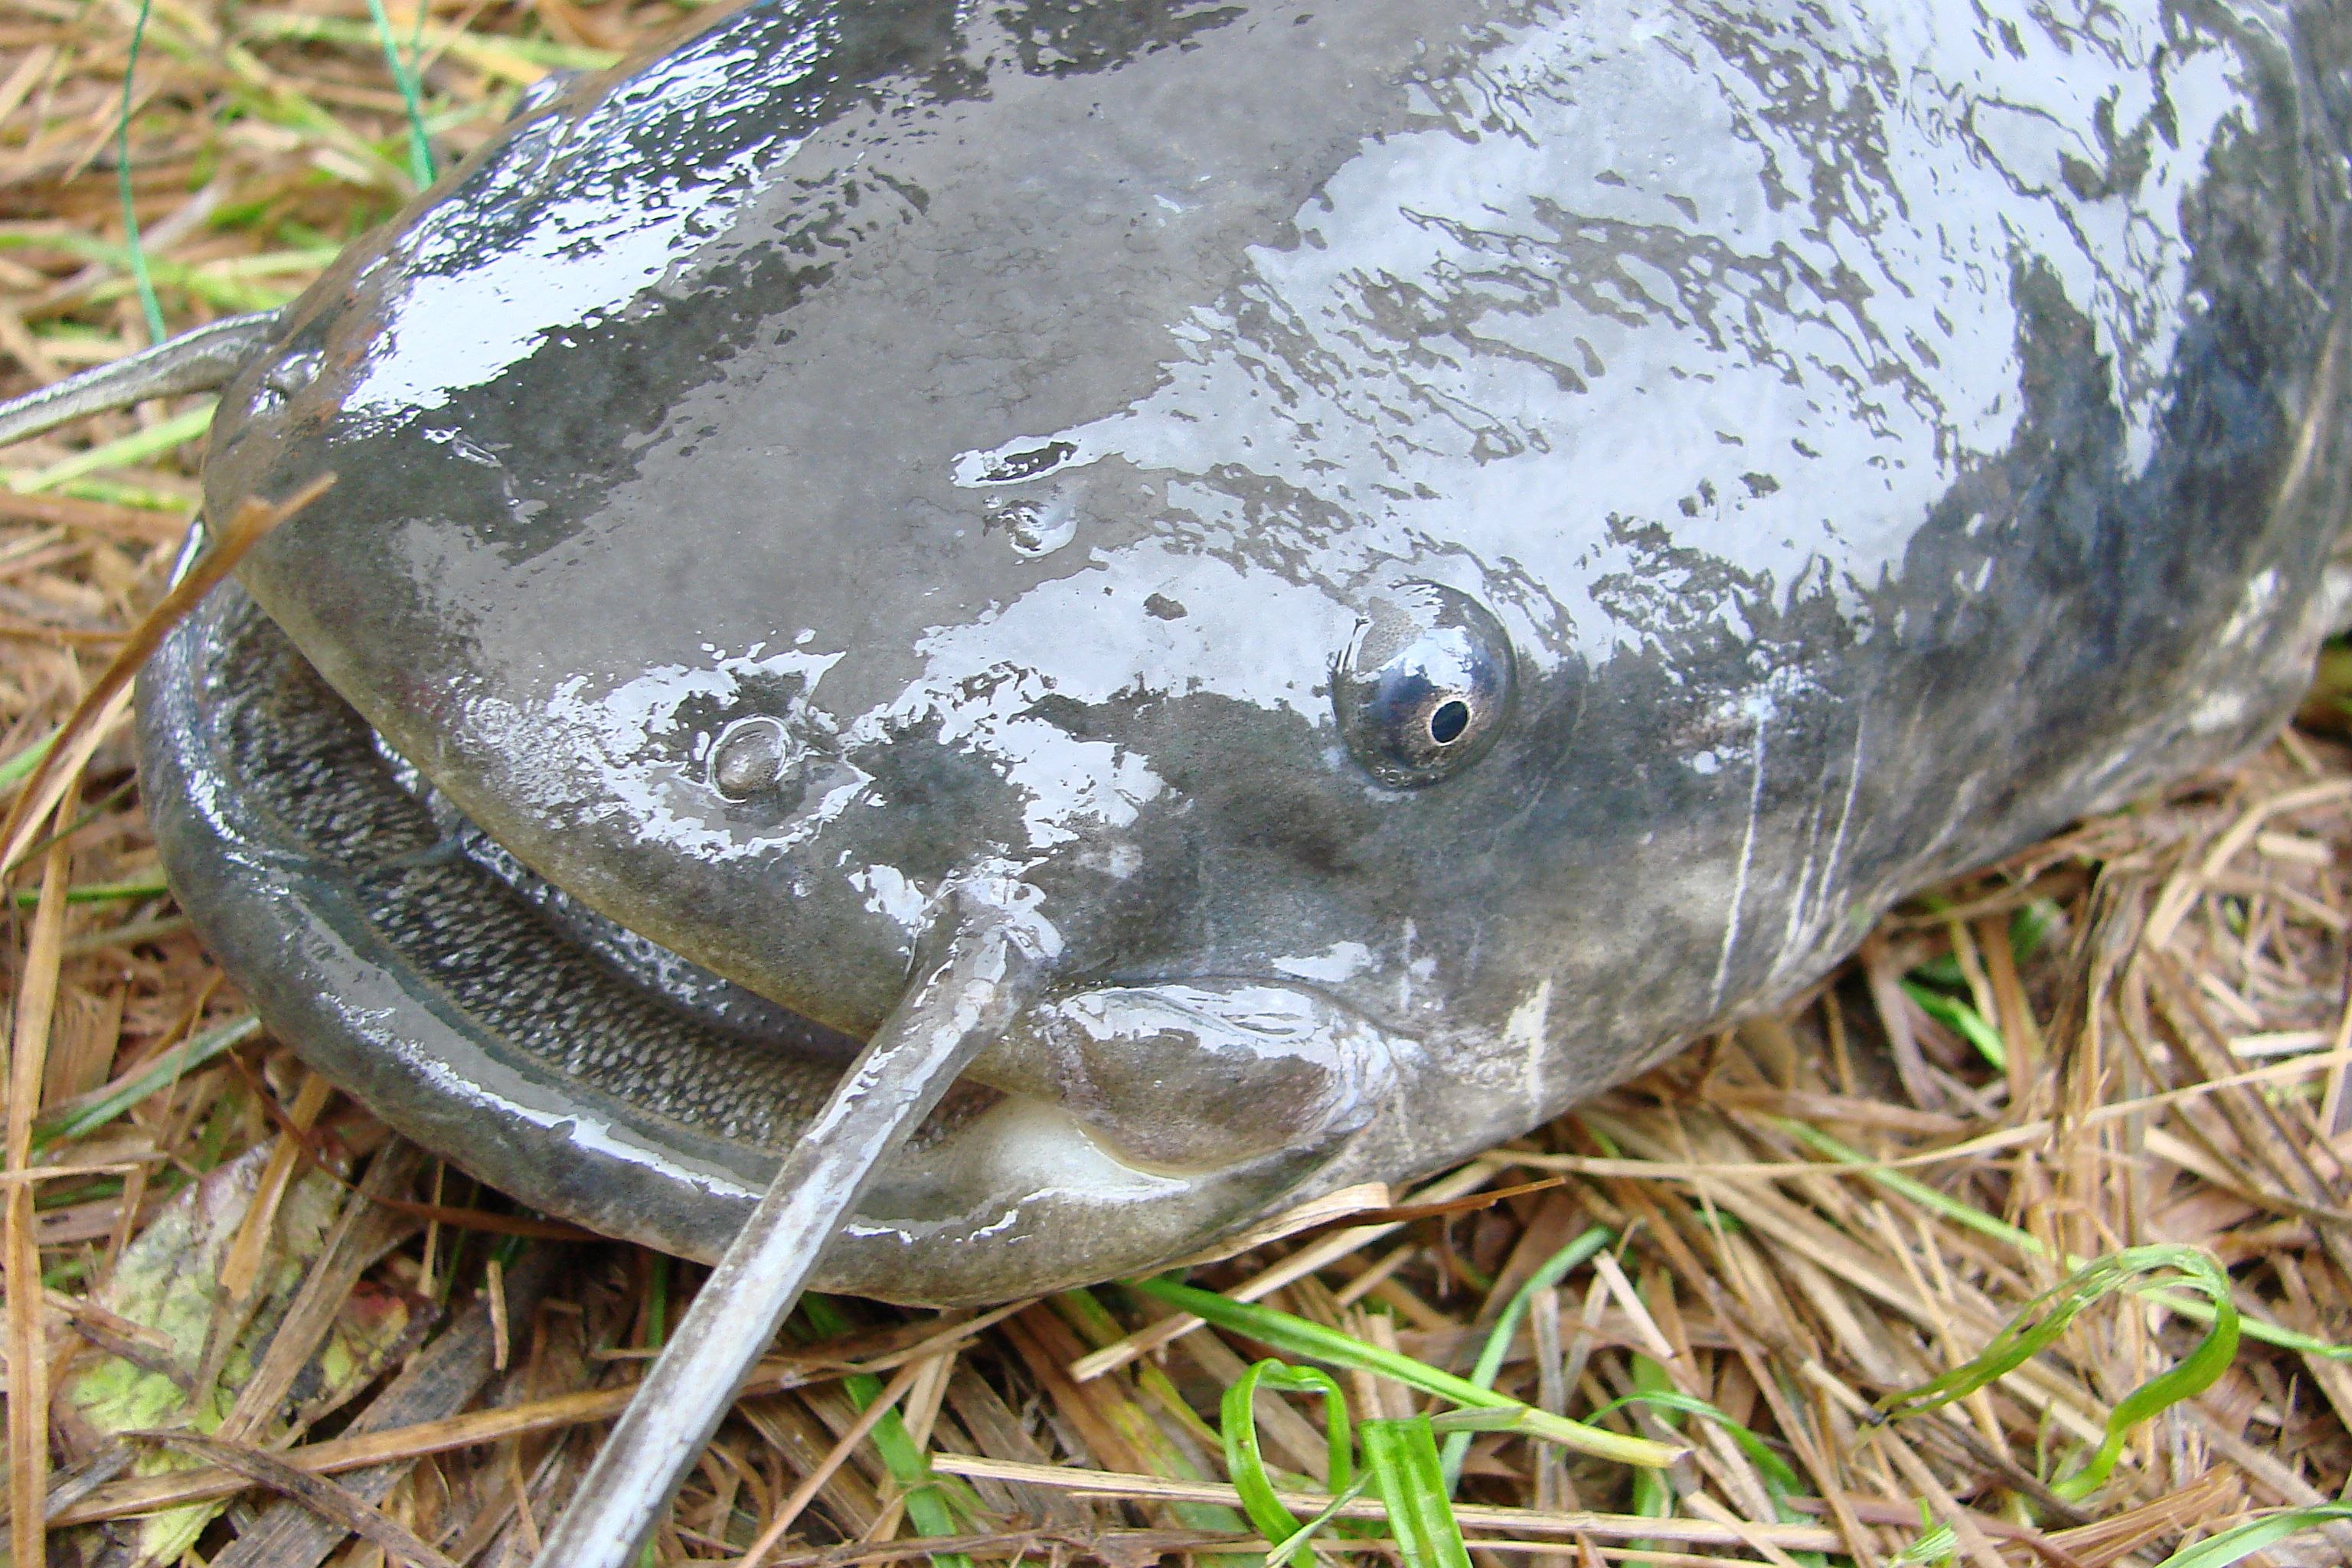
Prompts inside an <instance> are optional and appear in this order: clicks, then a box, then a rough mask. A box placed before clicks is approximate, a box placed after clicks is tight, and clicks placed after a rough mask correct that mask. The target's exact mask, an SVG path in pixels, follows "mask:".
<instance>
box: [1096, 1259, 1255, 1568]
mask: <svg viewBox="0 0 2352 1568" xmlns="http://www.w3.org/2000/svg"><path fill="white" fill-rule="evenodd" d="M1053 1305H1054V1310H1055V1311H1056V1312H1058V1313H1060V1314H1061V1316H1062V1320H1063V1321H1065V1322H1066V1323H1068V1324H1069V1325H1070V1326H1071V1327H1072V1328H1074V1329H1076V1330H1077V1331H1078V1336H1079V1338H1081V1339H1083V1340H1084V1341H1086V1342H1087V1344H1088V1345H1090V1346H1092V1347H1093V1348H1095V1349H1097V1350H1100V1349H1101V1348H1102V1347H1103V1346H1105V1345H1108V1344H1110V1343H1113V1342H1116V1341H1117V1340H1118V1339H1119V1338H1120V1337H1121V1336H1123V1335H1124V1334H1125V1333H1126V1332H1127V1329H1126V1326H1125V1325H1124V1324H1122V1323H1120V1322H1119V1321H1118V1319H1117V1318H1115V1317H1113V1316H1112V1315H1111V1311H1110V1309H1109V1308H1108V1307H1106V1306H1104V1305H1103V1304H1102V1303H1101V1302H1100V1301H1099V1300H1096V1298H1095V1294H1094V1292H1093V1291H1091V1290H1087V1289H1073V1290H1062V1291H1056V1292H1055V1295H1054V1299H1053ZM1134 1372H1135V1384H1136V1387H1137V1389H1138V1390H1139V1391H1140V1392H1141V1393H1142V1394H1147V1395H1149V1396H1150V1398H1151V1399H1152V1400H1153V1401H1155V1402H1157V1403H1158V1405H1160V1409H1161V1410H1162V1411H1164V1412H1165V1413H1166V1414H1167V1415H1168V1416H1169V1417H1170V1418H1171V1420H1173V1421H1175V1422H1176V1423H1177V1424H1178V1425H1179V1426H1182V1427H1183V1428H1184V1430H1185V1431H1187V1432H1189V1433H1191V1434H1192V1436H1193V1437H1194V1439H1195V1440H1196V1441H1198V1442H1199V1443H1200V1444H1201V1446H1202V1447H1204V1448H1206V1449H1208V1450H1209V1451H1210V1452H1211V1453H1214V1452H1216V1451H1217V1450H1218V1449H1219V1448H1221V1447H1223V1446H1224V1437H1223V1435H1222V1434H1220V1433H1219V1432H1218V1431H1217V1430H1216V1428H1214V1427H1213V1426H1210V1425H1209V1424H1208V1423H1207V1422H1205V1421H1203V1420H1202V1419H1201V1417H1200V1415H1199V1413H1198V1412H1196V1411H1194V1410H1193V1408H1192V1406H1191V1405H1187V1404H1185V1403H1184V1396H1183V1394H1181V1393H1180V1392H1179V1391H1178V1390H1177V1387H1176V1384H1174V1382H1173V1381H1172V1380H1171V1379H1170V1377H1169V1376H1168V1373H1166V1372H1165V1371H1164V1370H1162V1369H1161V1368H1160V1367H1159V1366H1157V1365H1154V1364H1153V1363H1151V1362H1150V1361H1149V1360H1146V1361H1144V1362H1143V1363H1140V1364H1139V1365H1138V1366H1137V1367H1136V1368H1135V1369H1134ZM1103 1415H1104V1418H1105V1419H1107V1420H1108V1421H1109V1422H1111V1423H1112V1425H1114V1426H1118V1428H1119V1430H1120V1431H1121V1432H1123V1433H1124V1434H1125V1435H1126V1436H1127V1438H1128V1440H1129V1442H1131V1443H1133V1444H1134V1445H1135V1449H1136V1452H1137V1453H1138V1454H1139V1455H1141V1456H1142V1458H1143V1461H1144V1468H1147V1469H1149V1470H1150V1471H1151V1472H1152V1473H1153V1474H1155V1475H1161V1476H1167V1477H1169V1478H1171V1479H1175V1480H1187V1481H1198V1480H1206V1479H1208V1477H1207V1476H1206V1474H1204V1473H1203V1472H1202V1469H1201V1467H1200V1466H1199V1465H1197V1464H1195V1463H1193V1461H1192V1456H1191V1455H1189V1454H1187V1453H1186V1452H1185V1451H1184V1450H1183V1449H1182V1448H1181V1447H1178V1446H1177V1445H1176V1444H1175V1443H1174V1442H1172V1441H1171V1440H1170V1438H1169V1436H1168V1434H1167V1433H1166V1432H1165V1431H1163V1430H1162V1429H1161V1428H1160V1424H1159V1423H1158V1422H1157V1421H1155V1420H1153V1419H1152V1417H1151V1414H1150V1411H1149V1410H1148V1409H1146V1408H1145V1406H1144V1404H1143V1402H1142V1401H1141V1400H1138V1399H1121V1400H1119V1401H1118V1402H1117V1403H1116V1404H1115V1405H1111V1406H1109V1407H1108V1408H1106V1409H1105V1410H1104V1412H1103ZM1168 1511H1169V1512H1171V1513H1172V1514H1174V1515H1175V1516H1176V1518H1177V1520H1178V1521H1179V1522H1181V1524H1182V1525H1183V1526H1184V1527H1185V1528H1186V1529H1187V1530H1201V1531H1213V1532H1215V1533H1219V1534H1232V1533H1238V1532H1240V1531H1244V1530H1246V1529H1247V1528H1248V1524H1249V1521H1247V1520H1245V1519H1244V1518H1243V1517H1242V1516H1241V1515H1240V1514H1238V1513H1236V1512H1234V1510H1232V1509H1229V1508H1227V1507H1225V1506H1224V1505H1223V1503H1213V1502H1175V1503H1171V1504H1170V1505H1169V1509H1168ZM1202 1561H1203V1562H1205V1563H1215V1564H1221V1565H1223V1568H1241V1564H1240V1561H1239V1560H1238V1559H1236V1558H1234V1557H1232V1556H1228V1555H1222V1554H1220V1555H1211V1556H1207V1557H1204V1558H1203V1559H1202Z"/></svg>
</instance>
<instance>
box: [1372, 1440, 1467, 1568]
mask: <svg viewBox="0 0 2352 1568" xmlns="http://www.w3.org/2000/svg"><path fill="white" fill-rule="evenodd" d="M1356 1440H1357V1441H1358V1442H1359V1443H1360V1444H1361V1445H1362V1446H1363V1450H1364V1469H1365V1472H1366V1473H1367V1474H1369V1475H1370V1477H1371V1479H1372V1490H1373V1491H1374V1492H1375V1493H1376V1494H1378V1496H1379V1497H1380V1500H1381V1507H1382V1508H1384V1509H1386V1510H1388V1516H1389V1533H1390V1534H1391V1536H1393V1537H1394V1538H1395V1540H1396V1543H1397V1554H1398V1556H1399V1557H1401V1558H1402V1560H1403V1562H1404V1568H1470V1549H1469V1548H1468V1547H1467V1546H1465V1545H1464V1544H1463V1541H1462V1526H1461V1524H1460V1522H1459V1521H1456V1520H1455V1519H1454V1504H1453V1503H1452V1502H1450V1501H1449V1500H1447V1499H1446V1495H1445V1468H1444V1465H1443V1464H1441V1463H1440V1462H1439V1460H1438V1458H1437V1439H1436V1437H1435V1436H1433V1434H1432V1433H1431V1431H1430V1426H1429V1417H1428V1416H1426V1415H1409V1416H1406V1417H1404V1418H1402V1419H1391V1418H1382V1419H1380V1420H1374V1421H1365V1422H1360V1423H1359V1424H1358V1425H1357V1427H1356Z"/></svg>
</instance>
